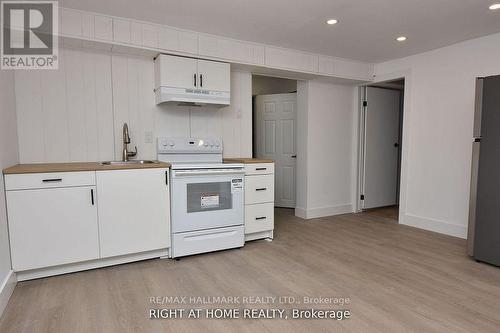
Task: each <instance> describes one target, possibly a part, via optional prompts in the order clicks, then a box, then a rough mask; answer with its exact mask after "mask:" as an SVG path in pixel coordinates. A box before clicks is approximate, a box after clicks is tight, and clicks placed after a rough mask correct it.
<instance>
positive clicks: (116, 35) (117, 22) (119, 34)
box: [113, 18, 132, 44]
mask: <svg viewBox="0 0 500 333" xmlns="http://www.w3.org/2000/svg"><path fill="white" fill-rule="evenodd" d="M131 32H132V22H131V21H129V20H121V19H115V18H114V19H113V41H114V42H117V43H124V44H130V43H131Z"/></svg>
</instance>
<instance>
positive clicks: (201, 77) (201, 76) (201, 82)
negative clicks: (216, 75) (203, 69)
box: [200, 74, 203, 88]
mask: <svg viewBox="0 0 500 333" xmlns="http://www.w3.org/2000/svg"><path fill="white" fill-rule="evenodd" d="M200 87H202V88H203V74H200Z"/></svg>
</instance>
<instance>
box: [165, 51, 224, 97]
mask: <svg viewBox="0 0 500 333" xmlns="http://www.w3.org/2000/svg"><path fill="white" fill-rule="evenodd" d="M158 87H174V88H185V89H191V88H197V89H203V90H212V91H222V92H229V91H230V90H231V73H230V65H229V64H227V63H223V62H216V61H208V60H199V59H193V58H186V57H177V56H170V55H164V54H160V55H159V56H158V57H157V58H156V60H155V88H158Z"/></svg>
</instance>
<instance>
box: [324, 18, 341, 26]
mask: <svg viewBox="0 0 500 333" xmlns="http://www.w3.org/2000/svg"><path fill="white" fill-rule="evenodd" d="M337 23H339V20H336V19H330V20H328V21H326V24H329V25H334V24H337Z"/></svg>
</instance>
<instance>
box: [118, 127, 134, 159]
mask: <svg viewBox="0 0 500 333" xmlns="http://www.w3.org/2000/svg"><path fill="white" fill-rule="evenodd" d="M129 143H130V135H129V134H128V125H127V123H124V124H123V154H122V160H123V161H124V162H127V161H128V160H129V157H134V156H136V155H137V146H136V147H135V152H133V151H128V144H129Z"/></svg>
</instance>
